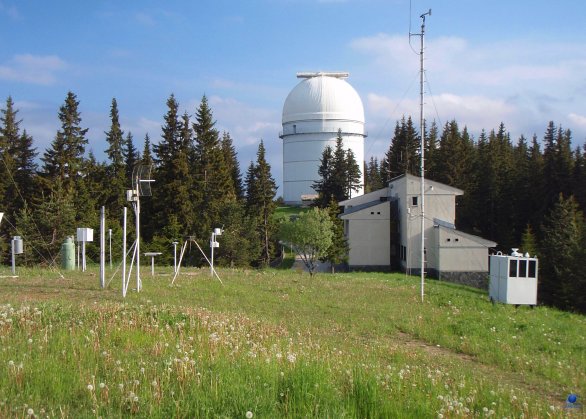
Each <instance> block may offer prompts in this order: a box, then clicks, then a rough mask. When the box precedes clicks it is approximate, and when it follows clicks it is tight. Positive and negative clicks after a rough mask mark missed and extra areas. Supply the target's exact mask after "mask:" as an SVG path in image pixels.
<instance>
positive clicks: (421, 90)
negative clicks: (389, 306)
mask: <svg viewBox="0 0 586 419" xmlns="http://www.w3.org/2000/svg"><path fill="white" fill-rule="evenodd" d="M426 16H431V9H429V11H427V12H425V13H423V14H422V15H421V16H419V17H420V18H421V32H420V33H414V34H412V33H409V36H410V37H411V36H419V37H420V40H421V47H420V50H419V66H420V70H419V127H420V130H421V151H420V154H421V166H420V172H421V191H420V195H421V196H420V199H421V212H420V216H421V254H420V260H421V302H423V300H424V295H425V292H424V290H425V115H424V88H423V83H424V75H425V70H424V66H423V64H424V59H423V53H424V45H425V44H424V40H425V39H424V38H425V17H426Z"/></svg>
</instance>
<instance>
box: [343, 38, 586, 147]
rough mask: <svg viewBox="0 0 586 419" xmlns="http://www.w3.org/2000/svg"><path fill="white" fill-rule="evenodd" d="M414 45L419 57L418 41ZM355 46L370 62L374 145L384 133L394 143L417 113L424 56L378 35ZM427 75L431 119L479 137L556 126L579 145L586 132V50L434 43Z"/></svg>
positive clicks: (519, 43)
mask: <svg viewBox="0 0 586 419" xmlns="http://www.w3.org/2000/svg"><path fill="white" fill-rule="evenodd" d="M411 41H412V47H413V50H414V51H415V52H418V49H419V38H414V39H412V40H411ZM349 46H350V48H351V49H353V50H354V51H357V52H358V53H360V54H363V55H364V56H366V60H365V61H364V62H363V63H362V67H361V71H363V72H367V73H368V74H369V80H367V81H366V82H364V86H362V90H363V91H367V92H370V93H369V94H368V95H367V96H366V103H365V105H366V112H367V115H366V116H367V121H366V122H367V125H368V126H369V132H370V135H371V140H372V138H378V136H379V131H380V132H381V133H383V134H381V135H382V137H380V138H390V137H391V136H392V131H393V129H394V124H395V121H396V120H398V119H400V118H401V116H402V115H412V116H413V117H417V115H418V109H419V100H418V90H419V89H418V83H417V80H418V74H419V56H418V55H417V54H416V53H415V52H414V51H413V50H412V49H411V47H410V45H409V40H408V37H407V36H398V35H388V34H377V35H373V36H369V37H362V38H358V39H355V40H354V41H352V42H351V43H350V44H349ZM425 70H426V86H425V90H426V97H425V102H426V116H427V119H428V120H429V119H439V120H440V121H441V123H445V122H447V121H449V120H451V119H456V121H458V123H459V124H460V125H461V126H464V125H466V126H467V127H468V129H469V131H470V132H471V134H473V135H475V136H478V134H479V133H480V131H481V130H482V129H485V130H487V131H488V130H491V129H493V128H497V127H498V124H499V123H500V122H503V123H504V124H505V126H506V128H507V129H508V130H509V131H510V133H511V136H512V138H513V139H516V138H518V136H520V135H521V134H523V135H525V136H526V137H529V136H531V135H533V133H537V134H538V136H539V135H540V133H542V132H544V129H545V127H546V125H547V122H548V121H550V120H553V121H555V122H556V123H560V124H563V125H564V126H567V127H568V128H570V129H572V131H573V132H574V134H575V135H574V138H576V139H578V141H579V142H582V141H583V136H584V135H585V134H586V117H584V116H583V112H582V109H584V108H585V107H586V103H585V102H584V99H583V97H584V94H583V93H581V92H580V88H581V86H585V84H584V78H583V77H582V76H580V75H582V74H585V73H586V46H585V45H581V44H577V43H562V42H538V41H533V40H527V39H510V40H508V41H506V42H505V41H499V42H493V43H478V42H473V41H470V40H467V39H464V38H458V37H443V38H436V39H433V38H431V39H430V38H428V39H426V50H425ZM409 83H410V84H409ZM403 92H405V93H404V94H403ZM401 94H403V99H401ZM405 97H406V98H408V99H407V100H405V99H404V98H405ZM438 115H439V117H438ZM389 120H390V123H389ZM438 122H439V121H438ZM570 125H571V126H570ZM373 127H374V130H373V129H372V128H373ZM373 131H374V132H373Z"/></svg>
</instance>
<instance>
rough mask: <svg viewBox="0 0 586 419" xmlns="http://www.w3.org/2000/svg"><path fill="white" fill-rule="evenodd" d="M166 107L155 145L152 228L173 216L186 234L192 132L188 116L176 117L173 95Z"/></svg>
mask: <svg viewBox="0 0 586 419" xmlns="http://www.w3.org/2000/svg"><path fill="white" fill-rule="evenodd" d="M167 107H168V110H167V113H166V115H165V117H164V119H165V124H164V125H163V127H162V134H161V141H160V142H159V143H158V144H157V145H155V146H154V152H155V159H154V160H155V163H156V167H157V170H156V176H157V188H156V189H155V190H154V192H153V210H154V211H155V216H154V218H155V222H154V228H155V230H159V229H162V228H163V227H164V226H165V225H166V224H167V222H168V220H169V218H170V217H171V216H174V217H175V219H177V220H178V221H179V222H180V223H183V225H184V226H185V227H184V230H183V231H182V234H183V235H186V234H188V233H189V231H190V227H189V224H190V222H191V220H193V218H194V217H193V206H192V201H191V199H190V198H191V197H190V193H191V186H192V185H191V176H190V168H189V155H190V147H191V146H192V136H193V132H192V131H191V128H190V126H189V125H190V122H189V116H188V114H187V113H184V114H183V116H181V117H179V115H178V109H179V103H178V102H177V100H176V99H175V97H174V96H173V95H171V96H170V97H169V99H168V100H167Z"/></svg>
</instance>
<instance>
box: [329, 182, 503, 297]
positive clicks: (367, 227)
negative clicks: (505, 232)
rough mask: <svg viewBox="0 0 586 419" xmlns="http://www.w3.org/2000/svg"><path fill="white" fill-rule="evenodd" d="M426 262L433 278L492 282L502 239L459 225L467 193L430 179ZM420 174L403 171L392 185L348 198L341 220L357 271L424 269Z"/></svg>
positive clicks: (408, 270) (341, 203)
mask: <svg viewBox="0 0 586 419" xmlns="http://www.w3.org/2000/svg"><path fill="white" fill-rule="evenodd" d="M425 184H426V190H425V228H424V235H425V236H424V237H425V266H426V268H425V269H426V272H427V273H428V274H430V275H431V276H435V277H439V278H447V279H450V280H454V281H456V282H466V283H470V282H471V281H470V278H472V279H473V281H472V282H474V278H477V279H478V281H481V282H483V284H482V286H486V284H487V278H488V276H487V275H488V267H489V265H488V250H489V248H493V247H495V246H496V243H495V242H493V241H490V240H486V239H483V238H481V237H478V236H474V235H471V234H467V233H464V232H462V231H459V230H457V229H456V227H455V219H456V197H457V196H459V195H462V194H463V191H462V190H460V189H457V188H453V187H451V186H448V185H444V184H442V183H439V182H434V181H430V180H426V181H425ZM420 192H421V189H420V178H419V177H417V176H413V175H410V174H406V175H401V176H399V177H397V178H395V179H393V180H391V181H390V182H389V185H388V186H387V187H386V188H383V189H380V190H378V191H374V192H370V193H368V194H365V195H362V196H359V197H356V198H351V199H348V200H346V201H342V202H340V203H339V204H340V205H341V206H343V207H344V212H343V213H342V214H341V215H340V218H341V219H342V220H344V231H345V234H346V237H347V239H348V244H349V247H350V254H349V265H350V268H351V269H373V270H374V269H376V270H403V271H407V272H411V273H412V274H419V273H420V271H421V262H420V261H421V251H420V249H421V218H420V216H421V209H420V202H419V201H420Z"/></svg>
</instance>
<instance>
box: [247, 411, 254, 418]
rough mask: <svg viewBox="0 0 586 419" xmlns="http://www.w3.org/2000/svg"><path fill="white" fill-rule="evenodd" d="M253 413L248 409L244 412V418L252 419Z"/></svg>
mask: <svg viewBox="0 0 586 419" xmlns="http://www.w3.org/2000/svg"><path fill="white" fill-rule="evenodd" d="M253 416H254V415H253V414H252V412H251V411H250V410H249V411H248V412H246V419H252V417H253Z"/></svg>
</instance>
